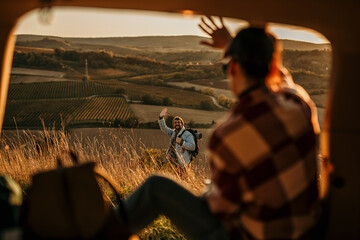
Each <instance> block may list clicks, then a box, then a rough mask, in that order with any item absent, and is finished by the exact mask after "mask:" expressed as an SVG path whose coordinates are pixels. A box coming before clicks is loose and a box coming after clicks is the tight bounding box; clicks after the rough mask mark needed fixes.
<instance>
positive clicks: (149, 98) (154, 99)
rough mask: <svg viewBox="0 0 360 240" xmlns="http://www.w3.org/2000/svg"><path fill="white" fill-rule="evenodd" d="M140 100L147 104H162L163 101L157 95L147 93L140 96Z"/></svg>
mask: <svg viewBox="0 0 360 240" xmlns="http://www.w3.org/2000/svg"><path fill="white" fill-rule="evenodd" d="M141 101H142V102H143V103H144V104H148V105H162V103H163V101H162V100H161V99H159V98H157V97H154V96H152V95H149V94H145V95H143V96H142V97H141Z"/></svg>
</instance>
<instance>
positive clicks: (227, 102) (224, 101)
mask: <svg viewBox="0 0 360 240" xmlns="http://www.w3.org/2000/svg"><path fill="white" fill-rule="evenodd" d="M217 101H218V103H219V104H220V105H221V106H223V107H226V108H231V107H232V106H233V105H234V104H235V100H234V99H230V98H228V97H226V96H225V95H223V94H220V95H219V96H218V97H217Z"/></svg>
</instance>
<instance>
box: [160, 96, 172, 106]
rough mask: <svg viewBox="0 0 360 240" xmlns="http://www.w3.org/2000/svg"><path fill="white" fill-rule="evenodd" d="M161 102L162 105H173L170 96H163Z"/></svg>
mask: <svg viewBox="0 0 360 240" xmlns="http://www.w3.org/2000/svg"><path fill="white" fill-rule="evenodd" d="M162 103H163V105H164V106H171V105H173V102H172V101H171V100H170V98H168V97H164V98H163V99H162Z"/></svg>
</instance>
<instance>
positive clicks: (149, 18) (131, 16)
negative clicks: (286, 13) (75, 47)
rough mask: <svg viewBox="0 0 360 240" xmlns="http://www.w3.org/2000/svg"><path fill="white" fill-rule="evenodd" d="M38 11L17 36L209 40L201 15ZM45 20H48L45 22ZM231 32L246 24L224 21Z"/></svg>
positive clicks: (290, 32) (307, 35)
mask: <svg viewBox="0 0 360 240" xmlns="http://www.w3.org/2000/svg"><path fill="white" fill-rule="evenodd" d="M45 16H46V15H45V14H42V13H40V11H39V10H34V11H32V12H29V13H27V14H26V15H24V16H23V17H22V18H21V19H20V20H19V22H18V24H17V25H16V28H15V34H36V35H51V36H61V37H125V36H173V35H198V36H204V37H207V35H206V34H205V33H203V32H202V31H201V30H200V28H199V27H198V26H197V25H198V23H200V16H198V15H192V16H191V15H183V14H173V13H171V14H170V13H159V12H155V13H154V12H146V11H135V10H132V11H130V10H108V9H92V8H73V7H72V8H66V7H62V8H59V7H57V8H53V9H51V11H50V13H49V15H48V17H45ZM43 19H45V20H43ZM224 22H225V24H226V25H227V26H228V28H229V29H230V31H231V32H232V33H234V34H235V33H236V32H237V31H238V30H239V29H240V28H241V27H244V26H246V24H247V23H246V22H245V21H241V20H237V19H228V18H225V20H224ZM269 27H270V30H271V31H272V32H273V33H275V34H276V35H277V36H278V37H279V38H281V39H291V40H298V41H305V42H312V43H328V40H327V39H326V38H324V37H323V36H322V35H321V34H319V33H317V32H315V31H313V30H309V29H304V28H299V27H294V26H288V25H278V24H270V25H269Z"/></svg>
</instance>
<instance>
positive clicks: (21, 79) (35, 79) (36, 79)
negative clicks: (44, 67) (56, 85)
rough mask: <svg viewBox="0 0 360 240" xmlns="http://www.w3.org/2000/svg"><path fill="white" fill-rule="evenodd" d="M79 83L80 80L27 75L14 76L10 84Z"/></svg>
mask: <svg viewBox="0 0 360 240" xmlns="http://www.w3.org/2000/svg"><path fill="white" fill-rule="evenodd" d="M69 81H71V82H78V81H79V80H72V79H68V78H55V77H45V76H27V75H12V76H11V80H10V84H17V83H42V82H69Z"/></svg>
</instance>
